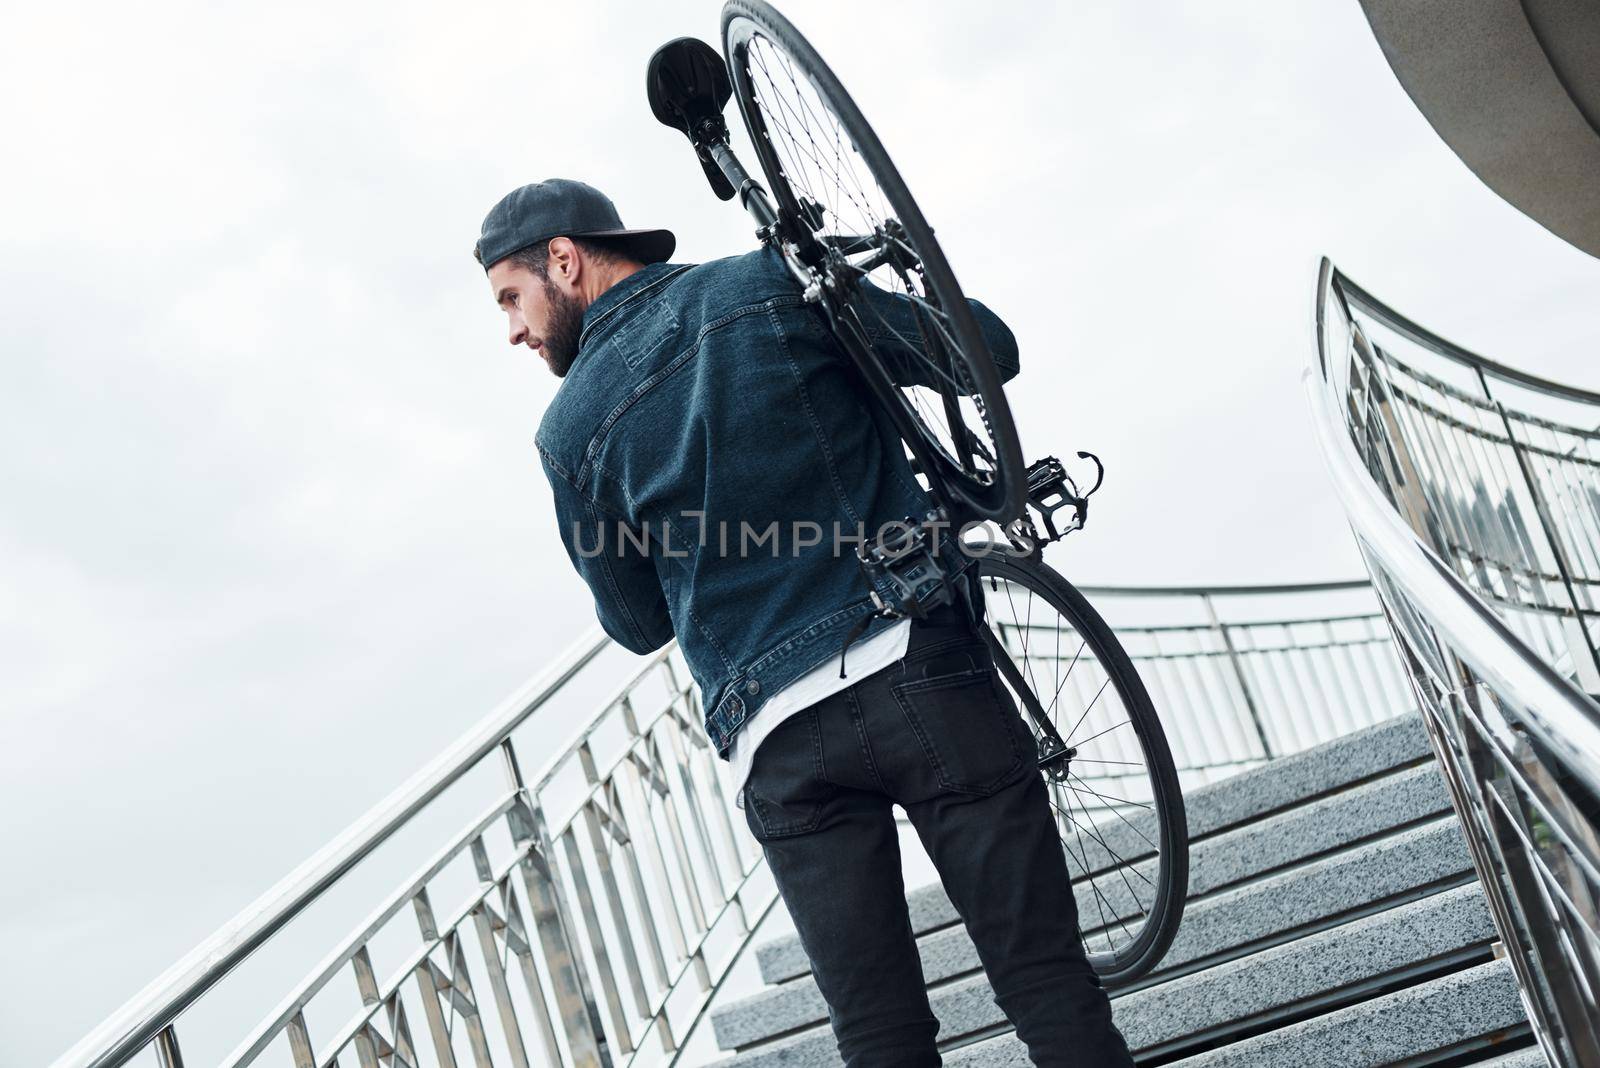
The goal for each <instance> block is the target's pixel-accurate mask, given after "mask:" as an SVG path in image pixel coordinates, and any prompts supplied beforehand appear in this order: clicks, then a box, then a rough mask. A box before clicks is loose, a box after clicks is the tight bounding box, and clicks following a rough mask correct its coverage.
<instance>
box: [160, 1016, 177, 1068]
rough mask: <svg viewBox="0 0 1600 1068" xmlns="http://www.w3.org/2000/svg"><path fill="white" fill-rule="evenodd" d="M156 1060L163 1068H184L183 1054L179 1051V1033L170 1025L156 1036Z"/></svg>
mask: <svg viewBox="0 0 1600 1068" xmlns="http://www.w3.org/2000/svg"><path fill="white" fill-rule="evenodd" d="M156 1060H157V1061H159V1062H160V1064H161V1068H183V1053H182V1051H180V1050H179V1049H178V1032H176V1031H174V1030H173V1029H172V1027H171V1026H170V1025H169V1026H167V1027H165V1028H163V1029H162V1031H161V1033H160V1034H159V1035H157V1036H156Z"/></svg>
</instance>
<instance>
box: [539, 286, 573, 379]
mask: <svg viewBox="0 0 1600 1068" xmlns="http://www.w3.org/2000/svg"><path fill="white" fill-rule="evenodd" d="M544 296H545V300H546V301H548V302H549V304H550V321H549V322H548V323H546V324H545V330H544V342H543V344H541V345H540V346H539V351H540V352H542V353H543V354H544V358H545V362H546V363H548V364H549V365H550V370H551V371H554V372H555V376H556V377H557V378H565V377H566V375H567V372H568V371H569V370H571V368H572V361H573V360H575V359H577V358H578V335H580V334H582V333H583V313H584V307H583V305H582V304H581V303H579V301H578V298H577V297H569V296H567V295H566V294H565V293H563V292H561V290H559V289H557V288H556V287H555V284H554V283H552V282H551V281H550V280H549V279H548V278H547V279H545V283H544Z"/></svg>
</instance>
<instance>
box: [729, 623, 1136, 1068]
mask: <svg viewBox="0 0 1600 1068" xmlns="http://www.w3.org/2000/svg"><path fill="white" fill-rule="evenodd" d="M1036 754H1037V748H1036V746H1035V744H1034V741H1033V738H1032V732H1031V731H1030V730H1029V727H1028V725H1027V722H1026V721H1025V720H1024V719H1023V718H1022V715H1021V714H1020V713H1019V712H1018V711H1017V709H1016V706H1015V704H1013V702H1012V700H1011V698H1010V695H1009V694H1007V693H1006V692H1005V690H1004V689H1003V687H1002V685H1001V683H1000V681H999V679H998V678H997V676H996V674H995V668H994V664H993V662H992V660H991V658H990V656H989V652H988V649H987V647H986V646H985V645H984V644H983V642H982V641H981V640H980V639H979V638H978V637H977V636H976V634H975V633H974V632H973V630H972V629H971V627H970V625H969V624H967V623H966V621H965V620H964V618H963V617H962V616H961V615H959V614H958V613H957V612H956V611H955V610H954V609H947V610H940V612H938V613H937V614H935V615H934V616H930V617H929V618H928V619H926V620H916V621H913V623H912V624H911V642H910V647H909V648H908V650H907V652H906V655H905V658H904V659H903V660H901V661H900V662H899V663H897V664H894V665H891V666H890V667H887V668H885V669H883V670H882V671H879V672H877V673H876V674H873V675H870V676H868V677H867V678H865V679H863V680H861V681H860V682H858V683H856V684H854V685H853V686H851V687H850V688H849V689H847V690H843V691H841V692H839V693H837V694H834V695H833V696H831V697H829V698H827V699H825V700H823V701H820V702H818V703H817V704H815V705H813V706H812V707H810V708H808V709H806V710H805V711H803V712H798V713H796V714H795V715H794V716H792V717H790V718H789V719H788V720H786V721H785V722H784V723H783V724H782V725H781V726H780V727H779V728H778V729H777V730H775V731H773V732H772V734H771V735H769V736H768V737H767V738H766V740H765V741H764V742H763V743H762V745H761V748H760V749H759V750H757V752H756V757H755V762H754V764H753V765H752V768H751V772H750V778H749V781H748V783H747V784H746V787H745V819H746V821H747V822H748V823H749V825H750V830H751V833H752V834H754V835H755V837H756V839H757V840H758V841H759V842H760V843H761V846H762V850H763V851H764V852H765V853H766V857H767V863H768V865H769V866H770V867H771V869H772V873H773V876H774V878H775V879H776V881H777V884H778V890H779V892H780V893H781V894H782V896H783V900H784V903H785V904H786V905H787V906H788V908H789V912H790V915H791V916H792V917H793V918H794V923H795V927H796V928H797V930H798V932H799V936H800V943H801V945H802V946H803V947H804V948H805V951H806V955H807V956H808V957H810V959H811V971H812V975H813V976H814V977H815V978H816V981H817V986H818V988H819V989H820V990H821V992H822V996H823V998H824V999H825V1000H826V1001H827V1003H828V1015H829V1019H830V1021H831V1023H832V1025H833V1033H834V1038H835V1040H836V1041H837V1042H838V1046H839V1053H840V1055H841V1056H842V1057H843V1058H844V1061H845V1063H846V1064H847V1065H851V1066H871V1068H885V1066H905V1068H912V1066H915V1068H921V1066H923V1065H937V1064H940V1063H941V1061H940V1058H939V1053H938V1051H937V1049H936V1047H935V1044H934V1036H935V1035H936V1034H937V1033H938V1030H939V1022H938V1020H937V1019H936V1018H935V1017H934V1015H933V1011H932V1009H931V1007H930V1006H929V1004H928V995H927V990H926V986H925V983H924V980H923V975H922V962H921V960H920V958H919V957H918V955H917V946H916V940H915V938H914V936H913V934H912V931H911V921H910V917H909V915H908V913H907V909H906V897H905V884H904V880H903V879H902V877H901V870H900V842H899V837H898V835H897V832H896V830H895V822H894V814H893V810H892V809H891V807H890V806H891V805H893V804H899V805H900V806H901V807H902V808H904V809H905V811H906V814H907V815H908V816H909V817H910V818H911V823H912V825H913V826H914V827H915V828H916V831H917V834H918V835H919V836H920V837H921V839H922V843H923V845H924V847H926V849H927V851H928V854H929V856H930V857H931V858H932V859H933V862H934V865H935V866H936V867H937V868H938V870H939V876H940V879H941V880H942V881H943V883H944V888H945V892H946V893H947V894H948V895H949V897H950V900H951V902H952V903H953V904H954V905H955V908H956V911H957V913H959V914H960V916H961V919H962V920H963V921H964V922H965V923H966V927H967V932H968V934H970V935H971V937H972V941H973V944H974V945H975V946H976V947H977V950H978V957H979V959H980V960H981V961H982V962H983V967H984V971H985V972H986V973H987V975H988V978H989V983H990V986H991V988H992V989H993V991H994V999H995V1003H996V1004H997V1005H998V1006H999V1007H1000V1010H1001V1011H1002V1012H1004V1013H1005V1015H1006V1018H1007V1019H1009V1020H1010V1021H1011V1023H1012V1024H1013V1025H1014V1026H1015V1027H1016V1030H1017V1035H1018V1037H1019V1038H1020V1039H1021V1040H1022V1041H1023V1042H1024V1043H1025V1044H1026V1045H1027V1047H1028V1052H1029V1055H1030V1056H1031V1057H1032V1059H1033V1062H1034V1063H1035V1064H1039V1065H1073V1066H1082V1068H1102V1066H1105V1065H1118V1066H1131V1065H1132V1063H1133V1061H1132V1059H1131V1058H1130V1057H1129V1055H1128V1050H1127V1046H1126V1045H1125V1044H1124V1043H1123V1040H1122V1036H1121V1034H1120V1033H1119V1032H1118V1031H1117V1029H1116V1027H1115V1026H1114V1025H1113V1024H1112V1021H1111V1004H1110V1002H1109V1000H1108V999H1107V998H1106V994H1105V991H1104V990H1103V989H1102V988H1101V986H1100V981H1099V979H1098V978H1096V976H1095V974H1094V972H1093V971H1092V970H1091V969H1090V967H1089V965H1088V962H1087V961H1086V960H1085V958H1084V954H1083V947H1082V944H1081V943H1080V941H1079V939H1078V930H1077V927H1078V917H1077V907H1076V904H1075V902H1074V901H1073V897H1072V890H1071V885H1070V882H1069V878H1068V875H1067V867H1066V860H1065V857H1064V855H1063V851H1062V847H1061V842H1060V838H1059V837H1058V835H1057V833H1056V828H1055V821H1054V819H1053V818H1052V817H1051V814H1050V806H1049V802H1048V798H1047V794H1046V790H1045V786H1044V780H1043V779H1042V778H1041V776H1040V775H1039V772H1038V770H1037V767H1036V766H1035V764H1034V757H1035V756H1036Z"/></svg>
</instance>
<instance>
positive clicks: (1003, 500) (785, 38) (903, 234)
mask: <svg viewBox="0 0 1600 1068" xmlns="http://www.w3.org/2000/svg"><path fill="white" fill-rule="evenodd" d="M722 20H723V21H722V27H723V48H724V53H725V54H726V56H727V60H728V68H729V73H730V75H731V76H732V80H733V85H734V95H735V96H736V97H737V98H738V100H739V110H740V112H741V114H742V115H743V117H744V121H745V126H746V129H747V130H748V131H749V133H750V137H751V140H752V142H753V143H754V145H755V149H756V155H757V158H758V159H759V161H760V164H761V169H762V172H763V173H764V174H765V175H766V178H767V182H768V184H769V185H770V186H771V188H772V193H773V196H774V198H775V199H776V200H777V203H778V208H779V212H780V214H781V215H782V216H783V217H784V218H785V219H786V220H789V222H790V230H791V232H792V233H795V234H796V235H798V237H799V239H800V240H799V241H798V242H796V243H791V244H789V245H787V246H786V247H785V248H784V253H785V255H786V256H789V257H790V258H791V259H793V260H796V261H797V262H798V263H799V265H800V266H801V267H802V269H815V270H816V271H817V273H818V274H819V275H820V276H825V277H830V278H832V279H833V280H834V282H835V284H832V285H829V286H826V287H825V292H826V293H827V294H828V295H827V296H826V297H824V299H825V300H831V301H835V302H839V303H841V304H843V305H847V306H848V308H849V311H850V312H851V313H853V316H854V319H853V321H854V322H859V324H860V326H861V327H862V328H863V330H864V334H865V336H862V337H857V336H850V335H853V334H854V330H853V329H845V330H840V329H836V333H838V334H841V335H843V336H841V337H840V340H841V342H842V343H844V344H845V345H846V347H848V348H853V349H856V350H857V352H858V354H860V355H864V356H866V358H868V359H878V362H879V363H880V364H881V363H883V361H882V360H881V359H879V358H878V357H877V356H876V355H875V354H874V353H875V350H881V348H882V347H884V346H888V347H891V348H892V349H893V350H894V352H895V353H896V359H897V360H899V361H902V362H901V363H900V364H899V365H898V367H897V368H896V369H894V370H889V371H886V374H888V375H889V376H890V377H891V378H893V379H894V380H895V381H894V382H893V383H891V382H889V381H888V380H887V379H885V380H884V383H885V385H887V386H888V388H887V389H886V390H884V392H886V393H887V394H888V396H887V398H886V399H888V400H889V401H890V402H891V403H892V404H894V405H896V406H897V407H898V408H899V409H900V411H899V412H898V413H897V414H899V415H900V416H902V417H903V418H901V419H897V423H900V424H901V426H902V433H906V432H907V429H906V428H909V433H910V434H914V435H916V436H917V437H918V438H919V439H920V440H919V444H920V445H921V447H922V451H923V452H924V453H925V454H926V455H927V458H928V460H929V466H930V467H931V468H932V469H933V470H932V471H930V472H929V474H930V477H932V478H936V479H937V481H938V482H939V483H940V484H942V485H943V486H944V487H945V488H946V489H947V490H948V491H949V492H950V493H951V494H952V495H954V496H956V497H958V498H960V499H961V500H962V501H963V502H965V503H966V504H967V505H968V506H969V507H970V508H972V509H973V510H974V511H975V512H976V513H977V514H978V516H979V517H980V518H984V519H992V520H995V521H997V522H1000V523H1005V522H1009V521H1010V520H1011V519H1013V518H1015V517H1016V516H1018V515H1020V514H1021V512H1022V508H1023V498H1024V492H1025V484H1024V483H1025V472H1024V469H1023V463H1022V451H1021V447H1020V445H1019V444H1018V442H1017V435H1016V429H1015V426H1014V425H1013V423H1012V419H1011V412H1010V408H1009V406H1008V405H1007V404H1006V400H1005V394H1004V392H1003V391H1002V389H1001V385H1000V377H999V374H998V372H997V371H996V370H995V366H994V361H993V358H992V356H991V355H990V353H989V349H988V346H987V345H986V344H985V342H984V339H983V334H982V332H981V331H980V330H979V328H978V324H977V320H976V319H975V318H974V316H973V314H972V310H971V308H970V307H969V306H968V304H967V302H966V299H965V297H963V295H962V293H961V289H960V286H959V285H958V284H957V283H956V280H955V276H954V274H952V273H951V271H950V267H949V264H948V262H947V261H946V260H945V258H944V254H943V252H942V250H941V249H940V248H939V246H938V244H937V242H935V241H934V238H933V231H932V229H931V228H930V227H929V226H928V224H927V222H926V220H925V219H924V218H923V216H922V213H921V211H920V210H919V209H918V208H917V205H916V202H915V201H914V200H912V198H911V195H910V193H909V192H908V191H907V189H906V187H905V183H904V182H903V181H902V180H901V178H900V175H899V173H898V172H897V171H896V170H895V167H894V164H893V163H892V162H891V161H890V159H889V157H888V154H887V153H886V152H885V151H884V149H883V146H882V144H881V143H880V142H879V140H878V138H877V135H876V134H875V133H874V132H873V131H872V128H871V127H870V126H868V125H867V123H866V120H865V119H864V118H863V117H862V116H861V113H860V111H859V110H858V109H857V108H856V106H855V104H854V102H853V101H852V100H851V99H850V97H849V95H848V94H847V93H846V92H845V91H844V88H843V86H841V85H840V84H839V81H838V79H837V77H835V76H834V74H833V72H832V71H831V70H830V69H829V68H828V66H827V65H826V64H825V63H824V62H823V61H822V59H821V57H820V56H818V55H817V53H816V51H815V49H813V48H812V47H811V45H810V44H809V43H808V42H807V41H806V40H805V38H804V37H803V36H801V35H800V33H799V32H798V31H797V30H795V28H794V26H793V25H792V24H790V23H789V22H788V20H787V19H785V18H784V17H783V16H782V15H780V14H778V13H777V12H776V11H775V10H773V9H772V8H771V7H770V6H769V5H768V4H766V3H764V2H762V0H731V2H729V3H728V4H727V5H726V6H724V8H723V16H722ZM863 281H865V282H867V283H870V284H872V285H876V286H877V287H878V288H880V289H883V290H885V291H887V292H888V293H891V294H894V295H896V296H898V297H903V298H905V299H906V300H908V301H910V302H911V307H912V309H914V315H915V322H916V327H917V329H916V331H915V332H914V333H911V336H908V333H909V332H908V331H907V330H904V329H900V328H899V327H897V326H896V325H894V324H891V323H889V322H888V320H887V319H885V318H884V317H883V316H882V315H880V314H878V313H877V312H876V311H875V310H874V308H873V307H872V306H870V305H869V304H868V303H867V302H866V301H865V300H863V299H861V297H860V296H859V294H860V293H861V285H862V283H863ZM834 310H835V311H839V310H841V309H834ZM832 318H833V319H834V320H835V321H844V322H852V317H851V316H850V315H840V314H835V315H833V316H832ZM900 325H901V326H903V325H904V324H900Z"/></svg>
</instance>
